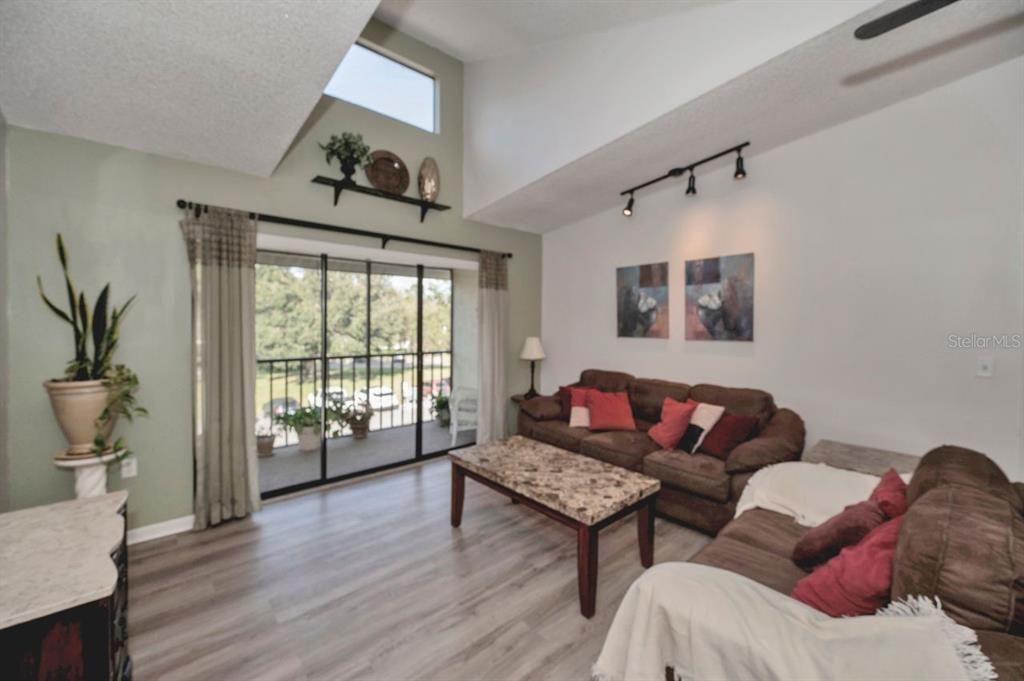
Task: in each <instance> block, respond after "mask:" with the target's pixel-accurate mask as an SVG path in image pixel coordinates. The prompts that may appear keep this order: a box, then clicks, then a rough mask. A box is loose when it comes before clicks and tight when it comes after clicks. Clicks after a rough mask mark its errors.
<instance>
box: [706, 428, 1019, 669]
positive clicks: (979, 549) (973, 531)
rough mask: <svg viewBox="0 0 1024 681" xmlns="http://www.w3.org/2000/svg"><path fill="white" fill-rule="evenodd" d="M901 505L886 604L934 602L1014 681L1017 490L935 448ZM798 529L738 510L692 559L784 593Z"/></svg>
mask: <svg viewBox="0 0 1024 681" xmlns="http://www.w3.org/2000/svg"><path fill="white" fill-rule="evenodd" d="M907 502H908V504H909V507H908V510H907V514H906V516H905V517H904V520H903V524H902V527H901V528H900V536H899V540H898V542H897V546H896V558H895V560H894V562H893V584H892V593H891V596H892V598H893V599H899V598H904V597H906V596H912V595H923V596H931V597H938V598H939V599H940V600H941V602H942V607H943V609H944V610H945V611H946V613H948V614H949V616H950V617H952V618H953V619H954V620H956V621H957V622H959V623H960V624H963V625H965V626H968V627H971V628H972V629H974V630H975V631H977V633H978V640H979V643H980V644H981V648H982V650H983V651H984V652H985V654H986V655H988V656H989V659H991V660H992V663H993V665H994V666H995V668H996V671H997V673H998V674H999V679H1000V681H1007V680H1016V681H1024V486H1021V485H1020V483H1016V484H1011V483H1010V482H1009V481H1008V480H1007V479H1006V476H1005V475H1004V474H1003V472H1002V471H1001V470H1000V469H999V467H998V466H997V465H996V464H995V463H993V462H992V461H991V460H990V459H989V458H988V457H986V456H985V455H983V454H980V453H978V452H975V451H971V450H968V449H963V448H960V447H950V446H944V447H939V448H937V449H934V450H932V451H931V452H929V453H928V454H927V455H925V456H924V457H923V458H922V459H921V463H920V465H919V466H918V467H917V470H916V471H915V472H914V476H913V478H912V479H911V482H910V485H909V487H908V489H907ZM806 531H807V528H805V527H802V526H800V525H797V524H796V522H794V521H793V519H792V518H791V517H789V516H786V515H782V514H780V513H775V512H773V511H766V510H763V509H755V510H752V511H747V512H745V513H743V514H742V515H741V516H740V517H738V518H736V519H735V520H733V521H732V522H730V523H729V524H728V525H726V526H725V528H724V529H722V531H721V532H720V533H719V534H718V536H717V538H716V539H715V540H714V541H712V542H711V543H710V544H708V545H707V546H706V547H704V549H702V550H701V551H700V553H698V554H697V555H696V556H695V557H694V558H693V562H695V563H702V564H705V565H711V566H714V567H719V568H723V569H726V570H730V571H732V572H736V573H739V574H741V575H745V576H746V577H749V578H750V579H753V580H754V581H756V582H760V583H761V584H764V585H765V586H768V587H770V588H772V589H775V590H776V591H780V592H782V593H785V594H789V593H790V592H791V591H792V590H793V587H794V586H795V585H796V583H797V581H798V580H799V579H800V578H801V577H803V576H804V575H805V574H806V573H805V572H804V571H803V570H801V569H800V568H799V567H797V566H796V564H795V563H793V561H792V559H791V556H792V554H793V547H794V546H795V545H796V542H797V540H799V538H800V537H801V536H802V535H803V534H804V532H806Z"/></svg>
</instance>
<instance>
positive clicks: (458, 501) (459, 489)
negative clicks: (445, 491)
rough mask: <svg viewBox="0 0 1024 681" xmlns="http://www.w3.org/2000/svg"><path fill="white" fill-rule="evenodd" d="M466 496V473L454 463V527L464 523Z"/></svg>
mask: <svg viewBox="0 0 1024 681" xmlns="http://www.w3.org/2000/svg"><path fill="white" fill-rule="evenodd" d="M465 498H466V473H465V472H464V471H463V470H462V468H461V467H460V466H456V465H455V464H454V463H453V464H452V527H458V526H459V525H461V524H462V502H463V500H464V499H465Z"/></svg>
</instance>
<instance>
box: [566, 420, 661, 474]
mask: <svg viewBox="0 0 1024 681" xmlns="http://www.w3.org/2000/svg"><path fill="white" fill-rule="evenodd" d="M587 434H588V436H589V437H587V438H586V439H584V440H583V442H582V444H581V445H580V452H581V453H583V454H586V455H587V456H592V457H594V458H595V459H600V460H601V461H605V462H607V463H612V464H615V465H616V466H622V467H623V468H629V469H631V470H634V471H639V470H640V468H641V464H642V463H643V460H644V457H645V456H647V455H648V454H650V453H651V452H653V451H655V450H656V449H657V448H658V445H657V444H655V442H654V440H652V439H651V438H649V437H647V435H646V434H645V433H640V432H635V431H633V432H631V431H627V430H620V431H611V432H607V433H598V434H594V433H590V432H589V431H588V433H587Z"/></svg>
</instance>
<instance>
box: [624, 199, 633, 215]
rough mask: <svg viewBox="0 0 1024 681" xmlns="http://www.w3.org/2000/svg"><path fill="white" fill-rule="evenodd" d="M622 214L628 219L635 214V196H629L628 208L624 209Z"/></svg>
mask: <svg viewBox="0 0 1024 681" xmlns="http://www.w3.org/2000/svg"><path fill="white" fill-rule="evenodd" d="M622 214H623V215H625V216H626V217H627V218H628V217H629V216H631V215H632V214H633V195H632V194H630V195H629V201H626V207H625V208H623V209H622Z"/></svg>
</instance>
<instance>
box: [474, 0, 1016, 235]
mask: <svg viewBox="0 0 1024 681" xmlns="http://www.w3.org/2000/svg"><path fill="white" fill-rule="evenodd" d="M905 4H906V0H889V1H888V2H885V3H883V4H882V5H879V6H878V7H875V8H873V9H872V10H870V11H868V12H865V13H864V14H862V15H861V16H859V17H857V18H855V19H853V20H851V21H849V22H846V23H844V24H842V25H840V26H838V27H836V28H834V29H832V30H830V31H828V32H827V33H825V34H823V35H821V36H819V37H817V38H815V39H813V40H810V41H808V42H807V43H804V44H803V45H800V46H799V47H796V48H794V49H793V50H790V51H789V52H787V53H785V54H783V55H780V56H779V57H777V58H775V59H772V60H770V61H768V62H766V63H765V64H763V65H762V66H760V67H758V68H756V69H753V70H751V71H748V72H747V73H745V74H743V75H742V76H740V77H738V78H736V79H734V80H732V81H730V82H728V83H726V84H725V85H722V86H720V87H718V88H716V89H714V90H712V91H711V92H709V93H707V94H705V95H702V96H701V97H698V98H697V99H695V100H693V101H691V102H689V103H687V104H685V105H683V106H681V107H679V108H678V109H675V110H673V111H671V112H669V113H667V114H665V115H664V116H661V117H660V118H658V119H656V120H654V121H653V122H651V123H649V124H647V125H644V126H642V127H640V128H638V129H636V130H634V131H633V132H631V133H629V134H627V135H624V136H623V137H620V138H619V139H618V140H616V141H614V142H612V143H610V144H608V145H606V146H604V147H602V148H600V149H598V150H596V151H594V152H593V153H590V154H588V155H586V156H584V157H582V158H580V159H578V160H576V161H574V162H572V163H569V164H567V165H565V166H563V167H562V168H560V169H558V170H556V171H554V172H553V173H550V174H548V175H546V176H545V177H543V178H541V179H539V180H537V181H536V182H533V183H531V184H529V185H527V186H526V187H523V188H522V189H520V190H518V191H515V192H513V193H511V194H508V195H506V196H505V197H504V198H502V199H499V200H498V201H496V202H494V203H492V204H490V205H489V206H487V207H485V208H483V209H481V210H479V211H477V212H475V213H473V214H472V215H470V216H468V217H471V218H472V219H474V220H479V221H481V222H487V223H490V224H495V225H502V226H506V227H515V228H518V229H523V230H527V231H532V232H539V233H543V232H547V231H550V230H552V229H556V228H558V227H560V226H562V225H566V224H570V223H573V222H576V221H579V220H581V219H583V218H585V217H588V216H590V215H593V214H595V213H598V212H601V211H604V210H608V209H610V208H613V207H620V206H622V205H623V204H624V202H625V201H624V199H623V198H621V197H620V196H619V192H620V191H622V190H623V189H626V188H628V187H630V186H634V185H637V184H640V183H641V182H644V181H646V180H648V179H650V178H652V177H655V176H657V175H660V174H662V173H663V172H665V171H667V170H668V169H669V168H671V167H673V166H677V165H685V164H686V163H688V162H691V161H695V160H697V159H700V158H703V157H705V156H708V155H710V154H713V153H715V152H717V151H720V150H721V149H723V148H727V147H729V146H732V145H733V144H737V143H739V142H742V141H744V140H750V141H751V146H750V147H749V148H748V149H746V150H745V151H744V156H746V157H747V158H748V159H753V160H751V161H749V162H748V163H747V169H748V171H749V172H751V173H755V172H757V161H756V156H757V154H759V153H761V152H764V151H766V150H768V149H771V148H773V147H777V146H780V145H782V144H786V143H787V142H791V141H793V140H796V139H798V138H800V137H804V136H806V135H809V134H812V133H814V132H817V131H819V130H823V129H825V128H828V127H831V126H834V125H837V124H839V123H842V122H844V121H847V120H850V119H852V118H856V117H858V116H862V115H864V114H866V113H869V112H871V111H874V110H877V109H880V108H882V107H885V106H888V105H890V104H894V103H896V102H898V101H900V100H902V99H906V98H908V97H912V96H914V95H916V94H920V93H922V92H925V91H927V90H930V89H932V88H935V87H938V86H940V85H943V84H945V83H948V82H951V81H953V80H956V79H958V78H962V77H964V76H967V75H969V74H971V73H974V72H976V71H979V70H981V69H984V68H986V67H989V66H993V65H995V64H998V63H1000V62H1003V61H1006V60H1007V59H1011V58H1013V57H1015V56H1019V55H1021V54H1024V0H962V2H958V3H956V4H954V5H951V6H949V7H946V8H945V9H943V10H941V11H939V12H936V13H934V14H931V15H929V16H928V17H925V18H923V19H920V20H918V21H915V22H913V23H911V24H908V25H906V26H904V27H903V28H900V29H898V30H895V31H892V32H891V33H888V34H885V35H883V36H881V37H879V38H876V39H874V40H870V41H858V40H855V39H854V37H853V31H854V29H855V28H856V27H857V26H858V25H860V24H861V23H863V22H864V21H867V20H869V19H873V18H875V17H878V16H880V15H882V14H885V13H886V12H888V11H891V10H892V9H894V8H896V7H900V6H902V5H905ZM979 106H984V103H979ZM879 161H880V162H884V159H879ZM731 163H732V159H731V158H727V159H723V160H721V161H719V162H717V167H722V166H724V165H727V164H731ZM715 167H716V165H715V164H709V165H708V166H705V167H703V168H702V169H701V170H702V172H700V171H699V172H698V181H699V179H700V177H699V176H700V175H701V174H702V173H703V174H707V173H708V172H710V171H712V170H714V168H715ZM683 187H685V182H684V181H675V182H673V181H671V180H670V181H666V182H664V183H662V184H661V185H658V186H657V187H656V188H652V189H650V190H646V191H648V192H649V191H668V190H671V191H682V189H683ZM643 196H644V192H643V191H641V192H639V193H638V194H637V204H638V205H637V210H643Z"/></svg>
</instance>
